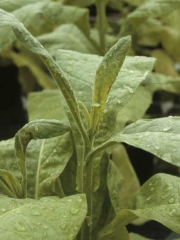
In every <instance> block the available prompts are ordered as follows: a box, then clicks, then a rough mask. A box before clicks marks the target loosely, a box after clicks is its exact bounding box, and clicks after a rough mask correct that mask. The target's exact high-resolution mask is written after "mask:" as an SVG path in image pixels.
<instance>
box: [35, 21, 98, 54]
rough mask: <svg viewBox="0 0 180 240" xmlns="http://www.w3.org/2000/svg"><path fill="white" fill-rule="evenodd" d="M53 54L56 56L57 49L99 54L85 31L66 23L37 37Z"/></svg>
mask: <svg viewBox="0 0 180 240" xmlns="http://www.w3.org/2000/svg"><path fill="white" fill-rule="evenodd" d="M37 39H38V40H39V41H40V42H41V43H42V45H43V46H44V47H45V48H46V49H47V51H48V52H49V53H50V54H51V56H55V55H56V53H57V49H67V50H68V49H69V50H73V51H77V52H82V53H92V54H98V53H99V51H98V50H97V49H96V48H95V47H94V46H93V44H92V43H91V42H90V40H89V39H88V38H87V37H86V36H85V35H84V33H83V32H82V31H81V30H80V29H79V28H78V27H77V26H76V25H74V24H64V25H61V26H59V27H58V28H56V29H55V30H54V31H52V32H50V33H47V34H43V35H40V36H39V37H38V38H37Z"/></svg>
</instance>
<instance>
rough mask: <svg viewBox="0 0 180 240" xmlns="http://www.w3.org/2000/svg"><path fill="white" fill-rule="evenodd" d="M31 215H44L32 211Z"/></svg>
mask: <svg viewBox="0 0 180 240" xmlns="http://www.w3.org/2000/svg"><path fill="white" fill-rule="evenodd" d="M31 214H32V215H33V216H41V215H42V214H41V213H40V212H38V211H32V212H31Z"/></svg>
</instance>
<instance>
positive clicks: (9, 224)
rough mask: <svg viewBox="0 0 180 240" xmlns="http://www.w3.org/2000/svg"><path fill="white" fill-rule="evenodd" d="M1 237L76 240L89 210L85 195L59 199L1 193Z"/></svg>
mask: <svg viewBox="0 0 180 240" xmlns="http://www.w3.org/2000/svg"><path fill="white" fill-rule="evenodd" d="M0 206H1V208H0V220H1V221H0V236H1V238H2V239H4V240H13V239H17V240H23V239H34V240H35V239H54V240H58V239H62V240H70V239H71V240H73V239H74V238H75V236H76V235H77V233H78V231H79V230H80V228H81V225H82V223H83V221H84V218H85V216H86V213H87V204H86V197H85V195H83V194H82V195H73V196H70V197H65V198H63V199H59V198H58V197H44V198H41V199H40V200H33V199H13V198H7V197H5V196H3V195H1V196H0Z"/></svg>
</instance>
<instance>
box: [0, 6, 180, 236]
mask: <svg viewBox="0 0 180 240" xmlns="http://www.w3.org/2000/svg"><path fill="white" fill-rule="evenodd" d="M0 26H1V27H2V28H4V27H6V29H10V28H11V29H12V31H13V34H14V35H15V36H16V37H17V39H18V40H19V41H20V42H21V44H22V45H23V46H24V47H25V48H26V49H27V50H29V51H31V52H32V53H34V54H36V55H37V56H39V58H40V59H41V60H42V62H43V63H44V64H45V66H46V67H47V69H48V70H49V72H50V73H51V75H52V77H53V78H54V80H55V82H56V84H57V86H58V87H59V90H56V91H53V90H49V91H44V92H43V93H42V94H43V98H44V101H46V103H47V106H48V108H49V109H48V113H49V112H50V114H47V116H48V117H49V116H50V115H51V116H54V117H53V118H54V119H47V116H46V117H44V119H36V120H35V119H34V120H32V121H30V122H29V123H28V124H26V125H25V126H24V127H23V128H22V129H20V130H19V131H18V132H17V133H16V135H15V138H14V139H11V140H8V141H3V142H1V145H0V150H1V151H0V152H1V159H0V161H1V171H0V189H1V195H0V218H1V221H0V235H1V236H2V237H3V239H65V240H66V239H67V240H70V239H77V240H78V239H80V240H84V239H99V240H101V239H102V240H103V239H115V240H116V239H118V240H119V239H122V240H125V239H135V238H136V237H137V236H136V235H135V234H129V233H128V231H127V229H126V225H127V224H129V223H131V222H133V221H135V220H137V219H138V218H143V219H147V220H149V219H153V220H155V221H158V222H160V223H162V224H164V225H165V226H167V227H168V228H170V229H171V230H172V231H175V232H177V233H180V224H179V222H180V212H179V206H180V205H179V186H180V179H179V178H178V177H175V176H170V175H168V174H163V173H160V174H156V175H154V176H153V177H151V178H150V179H149V180H148V181H147V182H146V183H145V184H144V185H143V186H142V187H140V186H139V183H138V180H137V177H136V175H135V173H134V171H133V169H132V166H131V164H130V162H129V159H128V156H127V154H126V152H125V149H124V147H123V145H122V144H121V143H123V142H124V143H127V144H130V145H132V146H135V147H139V148H141V149H144V150H146V151H148V152H150V153H152V154H154V155H156V156H158V157H159V158H161V159H162V160H164V161H166V162H169V163H171V164H174V165H176V166H180V161H179V156H180V153H179V140H180V118H179V117H168V118H160V119H153V120H139V121H137V122H135V123H132V124H129V125H128V126H126V127H125V126H124V124H122V122H123V123H124V121H122V122H121V118H122V119H123V110H124V109H126V106H128V104H129V102H130V101H131V99H133V97H135V96H136V91H143V88H144V80H146V78H147V76H148V75H149V73H150V72H151V70H152V68H153V65H154V61H155V59H154V58H150V57H138V56H136V57H130V56H126V55H127V53H128V50H129V48H130V45H131V37H130V36H126V37H123V38H120V39H119V41H118V42H117V43H116V44H115V45H114V46H113V47H112V48H111V49H110V50H109V51H108V52H107V53H106V54H105V56H104V57H100V56H97V55H89V54H81V53H78V52H73V51H68V50H58V51H57V54H56V60H54V58H52V57H51V55H50V54H49V53H48V52H47V50H46V49H45V48H44V47H43V46H42V45H41V44H40V42H39V41H38V40H37V38H35V37H33V35H31V33H30V32H29V31H28V30H27V29H26V28H25V27H24V25H23V24H22V23H21V22H19V21H18V20H17V18H16V17H15V16H14V15H12V14H10V13H7V12H5V11H4V10H0ZM146 81H148V80H146ZM142 83H143V85H142ZM139 89H141V90H139ZM52 93H53V94H52ZM57 94H59V96H60V99H59V100H58V98H57ZM133 95H134V96H133ZM49 96H50V97H49ZM36 97H37V95H36ZM53 97H54V101H52V98H53ZM49 101H50V102H51V103H52V102H53V104H54V105H50V104H49V103H48V102H49ZM48 104H49V105H48ZM47 106H46V104H44V105H43V107H44V108H45V107H47ZM33 108H34V107H33ZM41 110H42V112H43V115H45V114H46V109H39V112H36V113H35V114H34V116H35V115H38V116H41ZM29 111H30V115H31V116H33V109H31V110H29ZM34 116H33V117H34ZM33 117H32V118H33ZM37 118H39V117H37ZM34 139H36V140H34ZM13 142H15V144H14V145H15V155H16V159H17V164H16V161H15V156H14V152H13V147H12V144H13ZM144 161H145V159H144ZM17 166H18V167H17Z"/></svg>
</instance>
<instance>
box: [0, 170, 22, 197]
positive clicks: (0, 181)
mask: <svg viewBox="0 0 180 240" xmlns="http://www.w3.org/2000/svg"><path fill="white" fill-rule="evenodd" d="M0 190H1V192H2V193H4V194H6V195H7V196H9V197H13V198H22V197H23V192H22V187H21V184H20V183H19V181H18V179H17V178H16V177H15V176H14V175H12V174H11V173H10V172H8V171H6V170H2V169H0Z"/></svg>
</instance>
